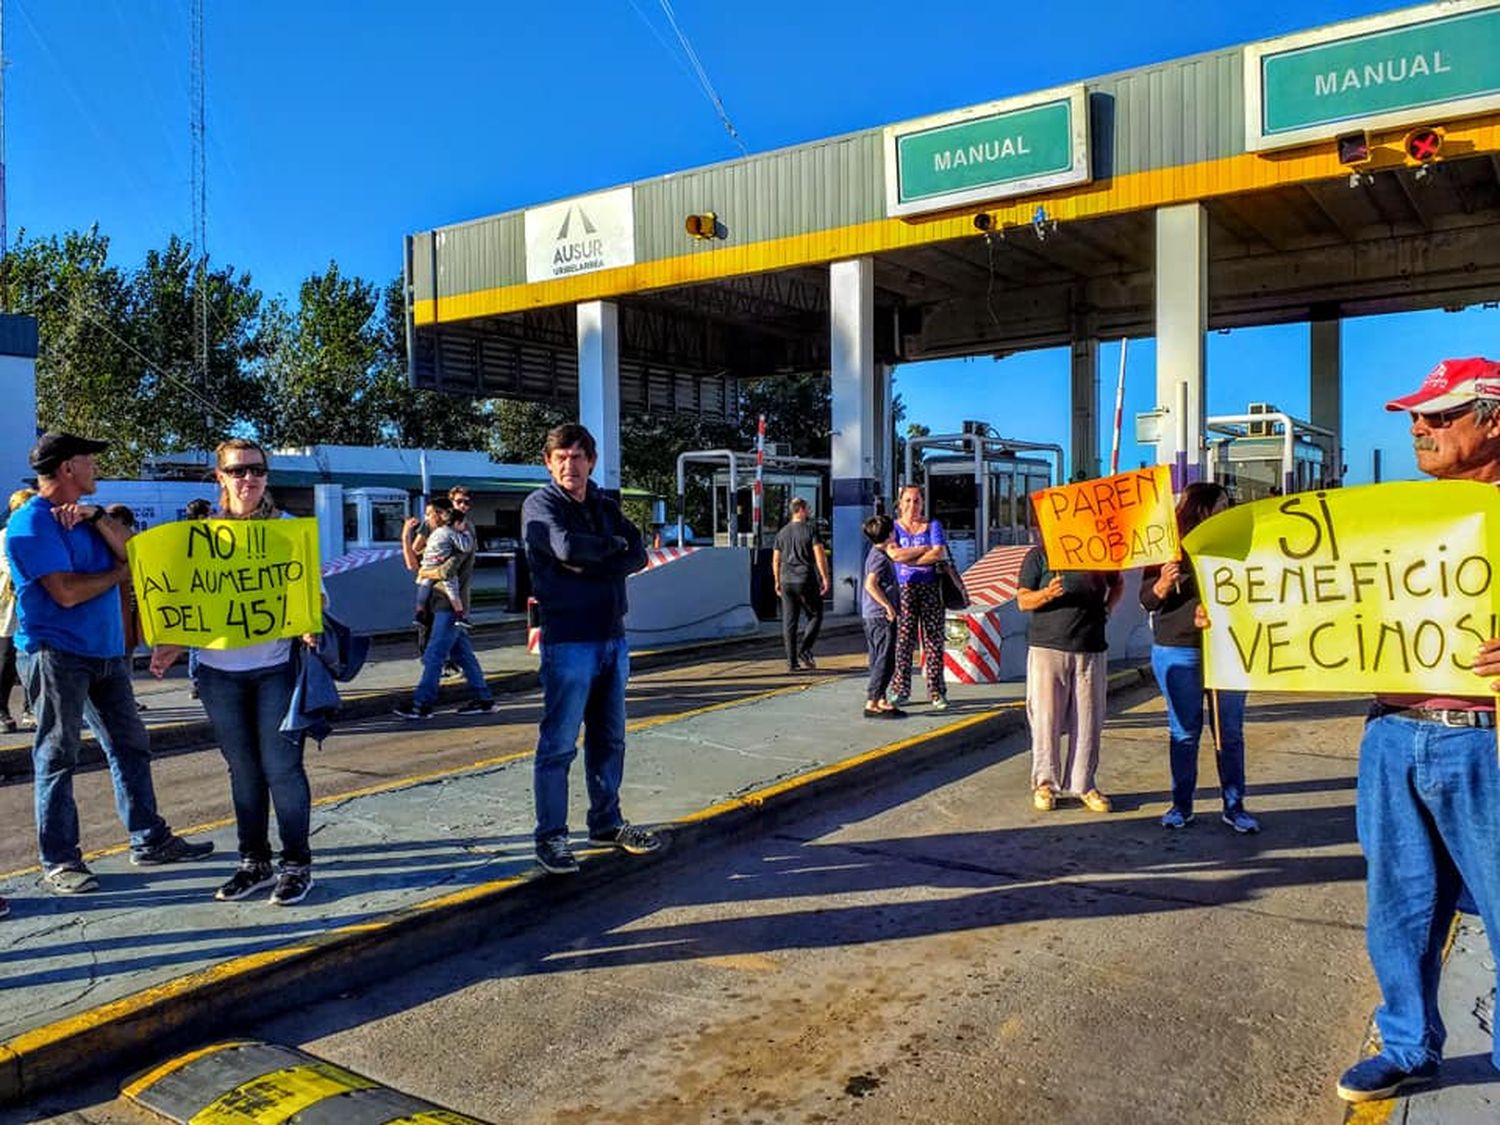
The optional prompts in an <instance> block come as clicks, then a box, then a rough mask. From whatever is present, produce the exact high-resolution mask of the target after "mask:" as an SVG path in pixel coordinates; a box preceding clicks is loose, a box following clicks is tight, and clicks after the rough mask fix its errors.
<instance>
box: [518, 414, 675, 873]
mask: <svg viewBox="0 0 1500 1125" xmlns="http://www.w3.org/2000/svg"><path fill="white" fill-rule="evenodd" d="M597 459H598V453H597V452H596V448H595V445H594V437H593V435H592V434H590V433H589V432H588V430H587V429H585V428H584V427H583V426H581V425H579V424H578V423H577V422H566V423H564V424H563V425H561V426H558V427H557V428H556V429H554V430H552V431H551V432H550V433H548V434H547V442H546V444H545V445H544V446H543V448H542V461H543V463H545V464H546V466H547V472H548V473H550V474H551V476H552V481H551V483H550V484H548V485H547V486H546V487H544V488H539V489H537V490H536V491H535V492H533V493H532V494H531V495H530V496H528V497H526V502H525V503H524V504H523V505H522V506H521V535H522V537H523V539H524V541H525V544H526V561H527V562H528V563H529V564H530V566H531V576H532V582H533V583H534V585H535V589H536V599H537V602H538V603H539V604H540V606H541V611H542V722H541V729H540V730H539V731H538V734H537V747H536V763H535V767H534V774H533V778H534V787H535V793H536V858H537V862H538V863H539V864H540V865H541V866H542V868H543V870H545V871H548V872H550V873H552V874H554V875H567V874H571V873H573V872H575V871H577V870H578V861H577V860H576V859H574V858H573V852H572V850H571V849H570V848H569V847H568V767H569V766H570V765H571V764H572V762H573V758H574V756H575V755H576V754H577V752H578V728H579V727H580V726H582V727H583V765H584V781H585V783H586V784H587V786H588V793H589V815H588V828H589V843H590V844H595V845H598V846H601V847H612V848H619V849H621V850H622V851H625V852H629V853H630V854H631V855H647V854H649V853H651V852H654V851H656V850H657V849H658V848H660V847H661V839H660V837H658V836H657V835H656V834H655V833H652V832H648V831H646V830H645V829H644V828H637V827H635V826H634V825H632V824H630V823H629V822H628V821H626V820H625V818H624V817H623V816H621V814H620V782H621V780H622V778H623V776H624V772H625V681H626V680H627V679H628V678H629V676H630V650H629V649H628V648H627V647H626V644H625V611H626V609H628V608H629V607H628V606H627V604H626V601H625V578H626V576H627V575H630V574H634V573H635V572H636V571H638V570H641V569H642V568H644V567H645V565H646V548H645V546H644V545H643V544H642V542H641V533H640V531H639V530H637V529H636V526H635V525H634V524H633V523H631V522H630V521H629V520H628V519H626V518H625V516H624V514H623V513H622V512H621V511H620V506H619V505H618V504H617V503H615V501H614V500H612V499H610V498H609V497H608V496H606V495H605V494H604V493H603V492H602V491H601V490H600V489H599V487H598V486H597V485H595V484H594V482H593V481H591V480H589V474H590V473H591V472H593V469H594V463H595V461H596V460H597Z"/></svg>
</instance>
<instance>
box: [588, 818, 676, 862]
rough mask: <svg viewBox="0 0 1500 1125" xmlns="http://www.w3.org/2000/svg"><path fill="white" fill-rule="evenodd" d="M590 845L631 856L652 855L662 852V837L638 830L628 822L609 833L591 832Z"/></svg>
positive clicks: (642, 829) (644, 830)
mask: <svg viewBox="0 0 1500 1125" xmlns="http://www.w3.org/2000/svg"><path fill="white" fill-rule="evenodd" d="M589 843H591V844H593V845H595V846H596V847H601V848H619V849H620V850H621V851H622V852H628V853H629V854H630V855H650V854H651V853H652V852H655V851H660V850H661V837H660V836H658V835H657V834H656V833H655V832H650V831H648V830H646V829H644V828H637V827H636V826H635V825H633V824H631V823H630V822H629V821H628V820H627V821H625V822H623V823H622V824H621V825H620V827H618V828H616V829H613V830H612V831H609V832H590V833H589Z"/></svg>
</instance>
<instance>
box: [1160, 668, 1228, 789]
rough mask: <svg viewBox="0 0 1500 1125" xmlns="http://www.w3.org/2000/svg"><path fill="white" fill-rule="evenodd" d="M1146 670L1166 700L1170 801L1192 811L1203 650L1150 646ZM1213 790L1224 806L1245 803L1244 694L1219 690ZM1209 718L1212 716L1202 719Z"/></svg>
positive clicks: (1200, 732) (1201, 709) (1200, 729)
mask: <svg viewBox="0 0 1500 1125" xmlns="http://www.w3.org/2000/svg"><path fill="white" fill-rule="evenodd" d="M1151 670H1152V671H1153V672H1155V673H1156V682H1157V684H1158V685H1160V687H1161V694H1162V698H1163V699H1165V700H1166V703H1167V732H1168V734H1169V736H1170V738H1171V751H1170V753H1171V762H1172V804H1173V805H1174V806H1176V807H1177V808H1179V809H1181V810H1182V811H1183V812H1185V813H1186V812H1192V811H1193V791H1194V790H1196V789H1197V788H1198V741H1199V739H1200V738H1201V737H1202V735H1203V722H1204V717H1205V716H1204V706H1203V650H1202V649H1201V648H1187V647H1186V646H1182V645H1152V646H1151ZM1216 694H1217V696H1218V702H1219V706H1218V711H1219V714H1218V727H1219V752H1218V755H1217V761H1218V765H1219V791H1220V793H1221V794H1222V796H1223V798H1224V808H1225V809H1226V810H1233V809H1237V808H1239V807H1240V806H1241V805H1243V804H1244V803H1245V693H1244V692H1242V691H1219V692H1217V693H1216ZM1208 719H1209V722H1210V723H1212V722H1213V717H1212V716H1209V717H1208Z"/></svg>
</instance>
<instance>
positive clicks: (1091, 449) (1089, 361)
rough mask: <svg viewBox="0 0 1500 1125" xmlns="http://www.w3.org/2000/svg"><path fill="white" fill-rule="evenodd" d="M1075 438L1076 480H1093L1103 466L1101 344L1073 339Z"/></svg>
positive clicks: (1070, 451)
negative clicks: (1100, 427)
mask: <svg viewBox="0 0 1500 1125" xmlns="http://www.w3.org/2000/svg"><path fill="white" fill-rule="evenodd" d="M1072 364H1073V371H1072V380H1071V387H1072V394H1073V436H1072V441H1071V443H1070V445H1069V449H1068V461H1069V465H1070V466H1071V469H1072V473H1073V476H1072V478H1071V479H1072V480H1092V479H1093V478H1094V477H1097V476H1099V475H1100V474H1101V473H1102V472H1103V469H1101V468H1100V464H1099V341H1098V340H1096V339H1094V338H1093V337H1092V336H1084V337H1079V336H1078V335H1076V334H1075V335H1074V337H1073V358H1072Z"/></svg>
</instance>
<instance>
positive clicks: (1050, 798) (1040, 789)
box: [1031, 784, 1057, 812]
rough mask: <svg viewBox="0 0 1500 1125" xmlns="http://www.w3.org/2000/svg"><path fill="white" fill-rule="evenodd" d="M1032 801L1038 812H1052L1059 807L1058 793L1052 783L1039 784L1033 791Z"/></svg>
mask: <svg viewBox="0 0 1500 1125" xmlns="http://www.w3.org/2000/svg"><path fill="white" fill-rule="evenodd" d="M1031 803H1032V805H1033V807H1035V809H1036V811H1037V812H1051V811H1052V810H1053V809H1055V808H1057V794H1056V793H1054V792H1052V786H1050V785H1046V784H1042V785H1038V786H1037V787H1036V788H1035V789H1033V790H1032V791H1031Z"/></svg>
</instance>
